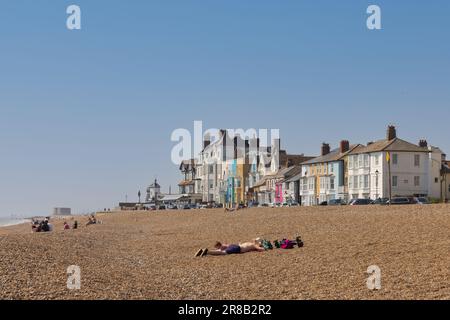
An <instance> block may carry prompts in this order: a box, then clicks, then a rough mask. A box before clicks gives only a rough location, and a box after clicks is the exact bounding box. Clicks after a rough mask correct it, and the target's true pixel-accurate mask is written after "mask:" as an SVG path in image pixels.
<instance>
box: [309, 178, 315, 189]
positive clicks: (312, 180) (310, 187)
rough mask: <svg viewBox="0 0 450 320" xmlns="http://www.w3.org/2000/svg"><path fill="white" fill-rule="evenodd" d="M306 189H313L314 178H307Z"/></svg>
mask: <svg viewBox="0 0 450 320" xmlns="http://www.w3.org/2000/svg"><path fill="white" fill-rule="evenodd" d="M308 189H309V190H314V178H309V179H308Z"/></svg>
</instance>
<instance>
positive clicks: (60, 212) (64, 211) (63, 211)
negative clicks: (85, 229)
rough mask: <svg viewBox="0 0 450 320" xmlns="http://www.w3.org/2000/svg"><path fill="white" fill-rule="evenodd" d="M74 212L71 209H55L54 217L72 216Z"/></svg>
mask: <svg viewBox="0 0 450 320" xmlns="http://www.w3.org/2000/svg"><path fill="white" fill-rule="evenodd" d="M71 214H72V210H71V209H70V208H53V215H54V216H70V215H71Z"/></svg>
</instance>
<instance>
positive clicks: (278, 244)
mask: <svg viewBox="0 0 450 320" xmlns="http://www.w3.org/2000/svg"><path fill="white" fill-rule="evenodd" d="M303 245H304V243H303V241H302V239H301V237H300V236H297V237H296V238H295V240H289V239H283V240H274V241H273V245H272V242H270V241H268V240H265V239H261V238H256V239H255V240H253V241H249V242H243V243H239V244H224V243H221V242H220V241H216V243H215V244H214V249H212V250H209V249H208V248H201V249H199V250H198V251H197V252H196V253H195V257H204V256H206V255H212V256H224V255H229V254H241V253H247V252H264V251H267V250H272V249H274V247H275V248H279V249H292V248H294V247H295V246H298V248H301V247H303Z"/></svg>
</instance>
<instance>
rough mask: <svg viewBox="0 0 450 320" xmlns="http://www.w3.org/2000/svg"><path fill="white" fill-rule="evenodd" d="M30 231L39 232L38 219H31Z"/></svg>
mask: <svg viewBox="0 0 450 320" xmlns="http://www.w3.org/2000/svg"><path fill="white" fill-rule="evenodd" d="M31 231H33V232H41V226H40V223H39V221H38V220H36V219H33V220H32V221H31Z"/></svg>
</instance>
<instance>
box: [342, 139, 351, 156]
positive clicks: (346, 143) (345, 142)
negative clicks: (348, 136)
mask: <svg viewBox="0 0 450 320" xmlns="http://www.w3.org/2000/svg"><path fill="white" fill-rule="evenodd" d="M348 150H350V142H349V141H348V140H342V141H341V153H344V152H347V151H348Z"/></svg>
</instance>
